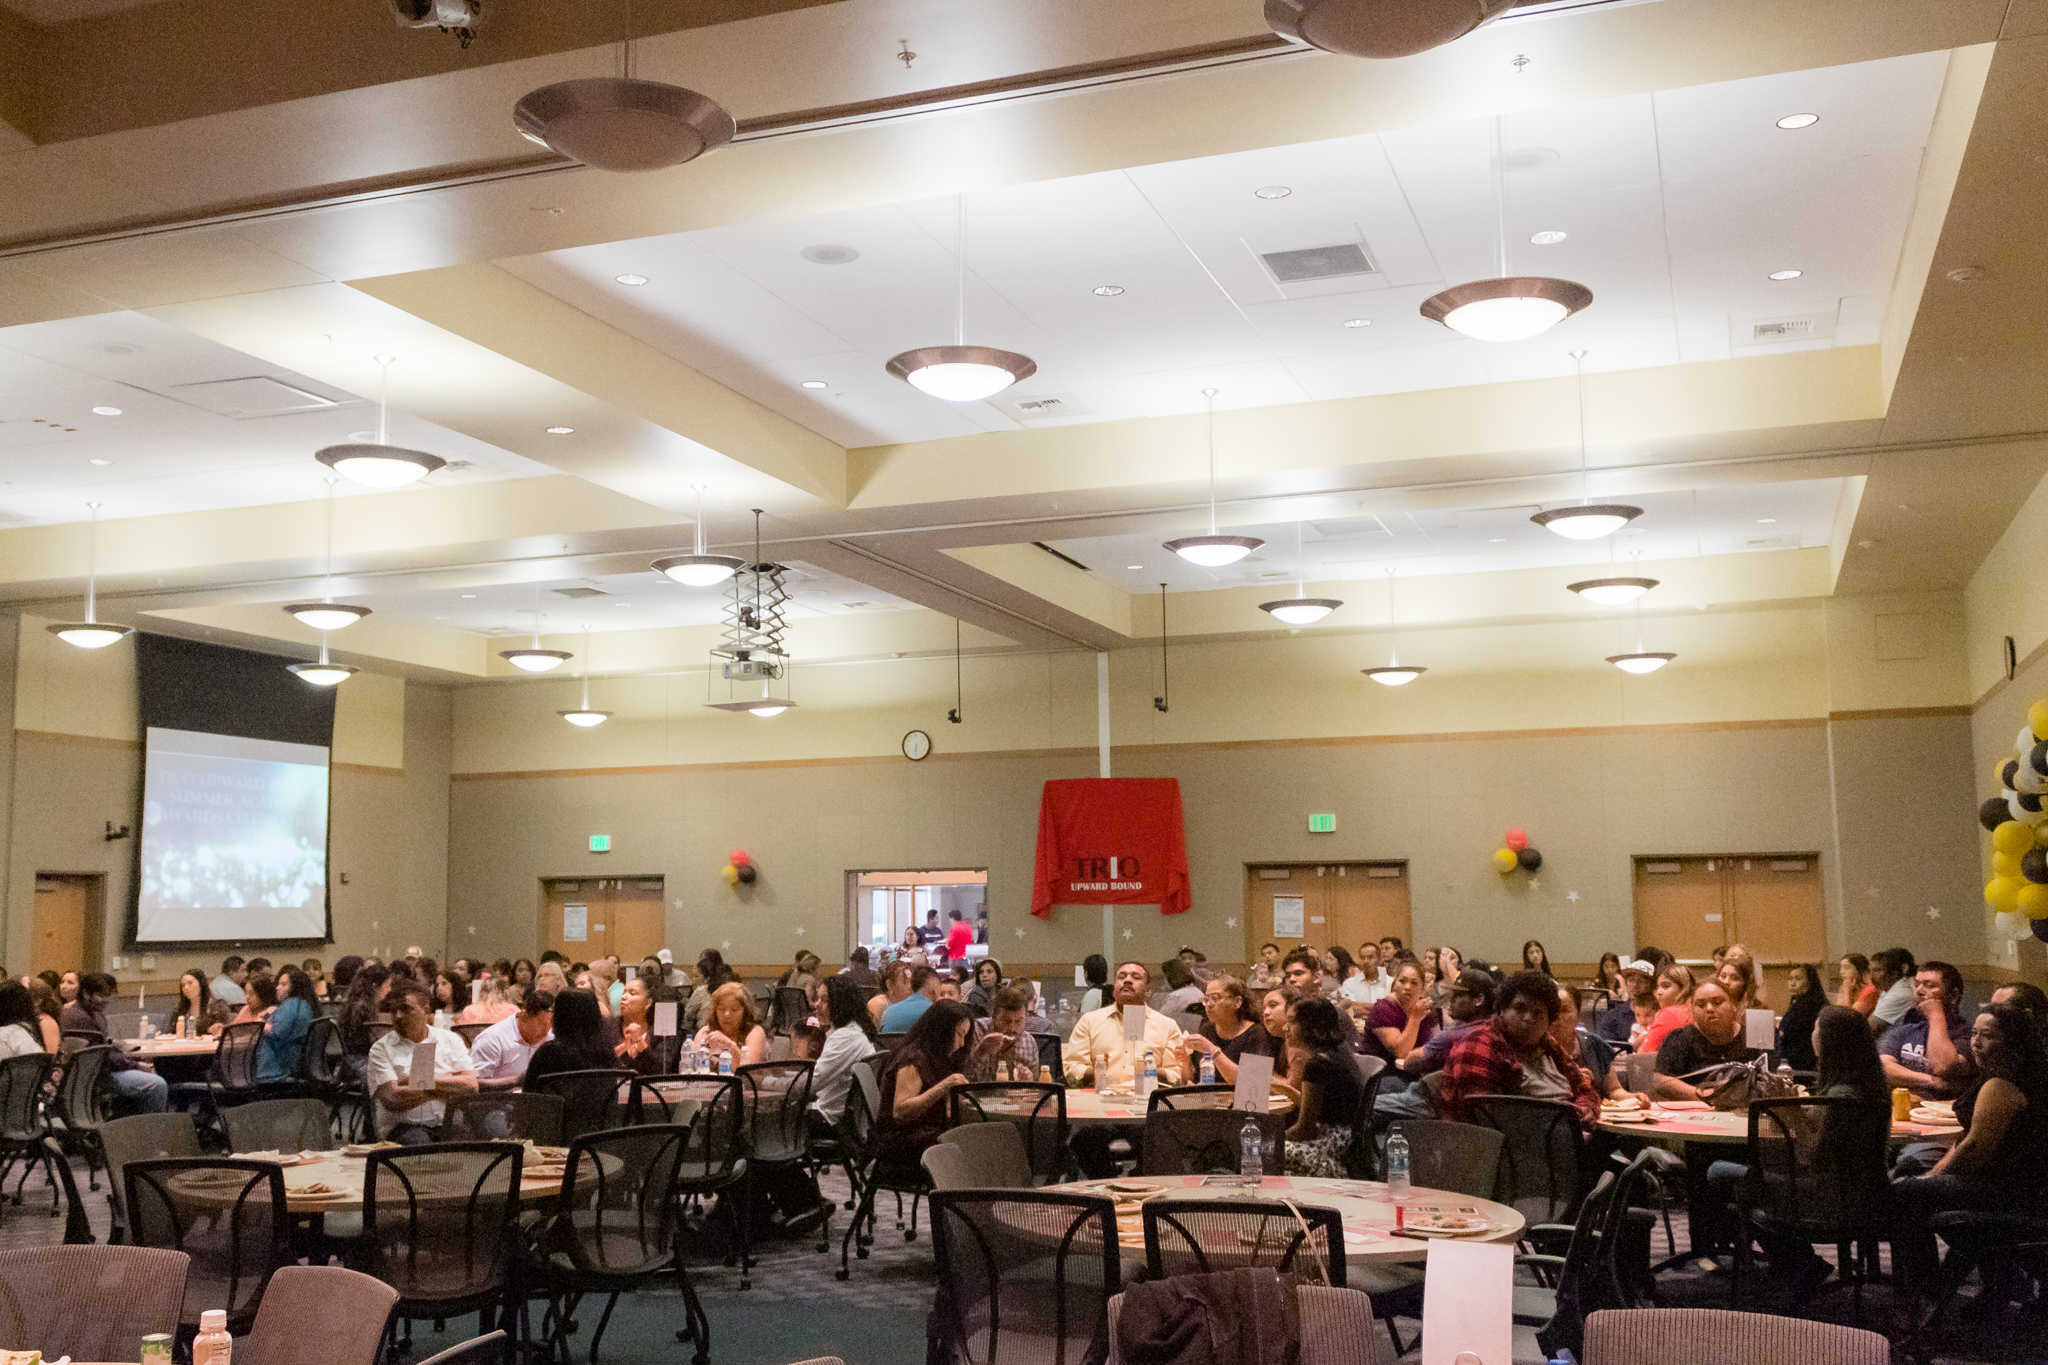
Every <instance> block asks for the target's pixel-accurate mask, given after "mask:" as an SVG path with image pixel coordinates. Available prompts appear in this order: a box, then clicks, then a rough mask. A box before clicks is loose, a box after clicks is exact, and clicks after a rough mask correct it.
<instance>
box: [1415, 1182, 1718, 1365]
mask: <svg viewBox="0 0 2048 1365" xmlns="http://www.w3.org/2000/svg"><path fill="white" fill-rule="evenodd" d="M1684 1171H1685V1163H1684V1161H1683V1160H1681V1159H1680V1158H1679V1157H1677V1156H1674V1155H1673V1154H1672V1153H1670V1152H1667V1151H1664V1150H1662V1149H1661V1148H1657V1147H1646V1148H1644V1149H1643V1150H1642V1151H1641V1152H1639V1153H1638V1154H1637V1155H1636V1158H1635V1160H1633V1161H1631V1162H1629V1164H1628V1165H1627V1167H1625V1168H1624V1169H1623V1170H1621V1171H1620V1172H1619V1173H1616V1172H1613V1171H1606V1172H1602V1173H1601V1176H1600V1180H1599V1182H1598V1183H1597V1184H1595V1185H1594V1187H1593V1189H1592V1192H1591V1193H1589V1194H1588V1195H1587V1196H1586V1197H1585V1198H1584V1199H1583V1200H1581V1201H1580V1203H1579V1218H1578V1223H1577V1224H1576V1226H1574V1228H1573V1229H1572V1237H1571V1241H1570V1243H1569V1244H1568V1245H1567V1247H1566V1249H1565V1253H1564V1255H1563V1256H1561V1257H1560V1256H1554V1255H1540V1254H1539V1255H1525V1256H1517V1257H1516V1258H1515V1264H1516V1265H1517V1266H1519V1267H1521V1268H1522V1269H1524V1270H1527V1271H1530V1272H1532V1278H1533V1279H1534V1281H1535V1282H1534V1283H1533V1284H1520V1283H1518V1284H1516V1286H1515V1291H1514V1319H1515V1322H1516V1323H1517V1324H1518V1325H1521V1326H1524V1327H1533V1328H1535V1329H1536V1341H1537V1343H1538V1344H1539V1345H1540V1346H1542V1347H1543V1352H1544V1355H1545V1357H1546V1358H1548V1359H1554V1358H1555V1357H1556V1356H1557V1354H1558V1353H1559V1352H1560V1351H1570V1352H1572V1354H1573V1355H1574V1356H1583V1355H1584V1354H1585V1324H1586V1316H1587V1315H1588V1314H1590V1313H1596V1312H1604V1311H1607V1310H1610V1309H1618V1308H1648V1307H1651V1306H1653V1303H1654V1298H1653V1294H1654V1285H1653V1284H1652V1283H1651V1277H1650V1275H1649V1265H1650V1234H1651V1233H1652V1232H1653V1231H1654V1230H1655V1228H1656V1215H1655V1214H1654V1213H1652V1212H1651V1211H1650V1210H1649V1209H1648V1208H1644V1207H1641V1206H1640V1204H1641V1196H1642V1195H1643V1194H1644V1192H1645V1190H1646V1189H1648V1188H1651V1187H1655V1188H1657V1189H1658V1190H1659V1191H1660V1197H1661V1184H1660V1183H1659V1182H1660V1181H1661V1180H1663V1179H1666V1178H1674V1177H1675V1178H1678V1179H1681V1180H1682V1179H1683V1176H1684ZM1416 1311H1417V1312H1420V1307H1419V1306H1418V1307H1417V1309H1416Z"/></svg>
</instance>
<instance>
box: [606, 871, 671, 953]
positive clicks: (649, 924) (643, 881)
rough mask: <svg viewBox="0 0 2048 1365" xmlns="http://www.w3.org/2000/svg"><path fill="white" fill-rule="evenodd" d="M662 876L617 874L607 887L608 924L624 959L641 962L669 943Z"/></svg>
mask: <svg viewBox="0 0 2048 1365" xmlns="http://www.w3.org/2000/svg"><path fill="white" fill-rule="evenodd" d="M664 897H665V892H664V890H663V883H662V879H661V878H659V877H614V878H611V879H610V884H609V886H608V887H607V888H606V910H605V928H606V929H607V931H608V932H609V933H610V935H611V946H610V950H611V951H613V952H616V953H618V955H619V961H620V962H621V963H628V962H635V963H637V962H638V961H639V960H640V959H641V958H643V957H651V956H653V955H654V954H655V953H656V952H658V951H660V950H661V949H662V948H663V947H664V946H666V944H667V943H668V914H667V911H666V909H665V908H664V906H665V901H664Z"/></svg>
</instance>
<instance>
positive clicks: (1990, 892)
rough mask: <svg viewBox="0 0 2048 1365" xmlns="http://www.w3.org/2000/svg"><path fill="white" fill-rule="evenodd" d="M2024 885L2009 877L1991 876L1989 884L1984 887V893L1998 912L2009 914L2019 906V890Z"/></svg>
mask: <svg viewBox="0 0 2048 1365" xmlns="http://www.w3.org/2000/svg"><path fill="white" fill-rule="evenodd" d="M2026 885H2027V883H2025V882H2022V881H2015V880H2013V879H2012V878H2011V877H1993V878H1992V879H1991V885H1990V886H1988V887H1986V888H1985V894H1986V896H1987V897H1988V898H1989V899H1990V901H1991V904H1992V905H1993V907H1995V908H1996V909H1997V910H1998V911H1999V913H2000V914H2008V915H2009V914H2012V913H2014V912H2016V911H2017V910H2018V909H2019V908H2020V892H2021V891H2022V890H2023V889H2025V887H2026Z"/></svg>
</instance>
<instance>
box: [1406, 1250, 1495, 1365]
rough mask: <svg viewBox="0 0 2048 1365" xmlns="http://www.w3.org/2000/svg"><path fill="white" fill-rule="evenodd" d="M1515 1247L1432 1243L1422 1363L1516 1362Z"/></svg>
mask: <svg viewBox="0 0 2048 1365" xmlns="http://www.w3.org/2000/svg"><path fill="white" fill-rule="evenodd" d="M1514 1280H1515V1248H1514V1246H1513V1245H1512V1244H1510V1243H1507V1242H1459V1241H1451V1240H1444V1241H1437V1242H1431V1243H1430V1244H1429V1261H1428V1264H1427V1266H1426V1267H1425V1270H1424V1274H1423V1281H1422V1365H1513V1362H1514V1349H1515V1314H1514V1308H1515V1304H1514V1296H1515V1284H1514Z"/></svg>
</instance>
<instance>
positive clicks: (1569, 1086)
mask: <svg viewBox="0 0 2048 1365" xmlns="http://www.w3.org/2000/svg"><path fill="white" fill-rule="evenodd" d="M1498 999H1499V1004H1498V1005H1497V1006H1496V1008H1495V1009H1494V1012H1493V1017H1492V1018H1491V1019H1489V1020H1487V1021H1486V1023H1485V1024H1483V1025H1481V1026H1480V1027H1478V1028H1475V1029H1473V1030H1472V1031H1471V1032H1470V1033H1467V1034H1466V1035H1465V1036H1464V1037H1463V1038H1460V1039H1459V1040H1458V1042H1457V1043H1456V1044H1455V1045H1454V1046H1453V1047H1452V1048H1451V1055H1450V1056H1449V1057H1448V1058H1446V1059H1445V1061H1444V1069H1443V1078H1444V1079H1443V1087H1442V1090H1441V1091H1440V1092H1439V1107H1440V1108H1441V1109H1442V1110H1443V1113H1444V1116H1445V1117H1446V1118H1448V1119H1450V1120H1452V1121H1453V1122H1455V1123H1469V1122H1471V1110H1470V1108H1469V1107H1468V1106H1469V1103H1470V1101H1472V1100H1474V1099H1477V1098H1479V1097H1480V1096H1483V1095H1527V1096H1529V1097H1531V1098H1533V1099H1543V1100H1562V1101H1564V1102H1566V1103H1568V1104H1570V1105H1571V1106H1572V1107H1573V1108H1575V1109H1577V1110H1578V1111H1579V1124H1580V1127H1581V1128H1583V1129H1584V1130H1585V1131H1587V1132H1591V1131H1592V1129H1593V1126H1594V1125H1595V1124H1596V1123H1598V1122H1599V1121H1600V1100H1599V1098H1598V1097H1597V1096H1596V1095H1594V1093H1593V1085H1592V1082H1591V1081H1590V1080H1589V1079H1588V1078H1587V1076H1586V1073H1585V1072H1583V1071H1581V1070H1580V1069H1579V1064H1578V1062H1577V1061H1575V1060H1574V1059H1573V1058H1572V1057H1571V1056H1570V1054H1568V1053H1567V1052H1566V1051H1565V1050H1564V1049H1563V1048H1561V1047H1559V1046H1558V1044H1557V1040H1556V1039H1555V1038H1553V1037H1551V1036H1550V1026H1551V1025H1552V1024H1553V1023H1555V1022H1556V1020H1557V1012H1558V1009H1559V1007H1560V1002H1559V999H1558V991H1557V983H1556V982H1555V981H1553V980H1551V979H1550V978H1549V977H1548V976H1546V975H1544V974H1543V973H1542V972H1538V971H1520V972H1516V973H1515V974H1514V975H1513V976H1511V977H1509V978H1508V979H1507V980H1506V981H1504V982H1502V983H1501V986H1500V992H1499V996H1498Z"/></svg>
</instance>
